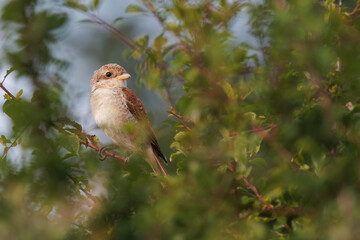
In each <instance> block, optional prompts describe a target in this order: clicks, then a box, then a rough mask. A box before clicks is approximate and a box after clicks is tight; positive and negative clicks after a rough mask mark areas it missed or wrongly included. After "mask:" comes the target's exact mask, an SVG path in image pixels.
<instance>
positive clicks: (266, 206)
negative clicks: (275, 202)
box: [242, 176, 272, 209]
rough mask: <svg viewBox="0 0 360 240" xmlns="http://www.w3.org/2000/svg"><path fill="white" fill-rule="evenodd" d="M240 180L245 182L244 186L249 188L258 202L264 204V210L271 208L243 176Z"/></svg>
mask: <svg viewBox="0 0 360 240" xmlns="http://www.w3.org/2000/svg"><path fill="white" fill-rule="evenodd" d="M242 179H243V181H244V182H245V184H246V186H248V188H250V189H251V190H252V191H253V192H254V193H255V195H256V197H257V198H258V199H259V200H260V202H262V203H263V204H264V206H265V208H266V209H271V208H272V206H271V205H270V204H269V203H267V202H266V201H265V200H264V198H263V197H262V196H261V195H260V194H259V192H258V190H257V189H256V187H255V186H254V185H252V184H251V183H250V182H249V181H248V179H247V178H246V177H245V176H243V177H242Z"/></svg>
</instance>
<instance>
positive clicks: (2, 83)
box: [0, 68, 15, 98]
mask: <svg viewBox="0 0 360 240" xmlns="http://www.w3.org/2000/svg"><path fill="white" fill-rule="evenodd" d="M11 72H12V68H10V69H9V70H7V73H6V74H5V76H4V78H3V80H2V81H1V83H0V88H1V89H2V90H4V92H6V94H7V95H9V96H10V97H11V98H15V96H14V95H12V94H11V92H9V90H7V89H6V87H5V86H4V82H5V79H6V77H7V76H8V75H9V74H10V73H11Z"/></svg>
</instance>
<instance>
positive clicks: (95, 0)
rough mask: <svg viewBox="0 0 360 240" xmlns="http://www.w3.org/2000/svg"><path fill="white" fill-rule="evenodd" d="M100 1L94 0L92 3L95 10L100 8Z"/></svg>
mask: <svg viewBox="0 0 360 240" xmlns="http://www.w3.org/2000/svg"><path fill="white" fill-rule="evenodd" d="M99 2H100V1H99V0H93V2H92V6H93V8H95V9H96V8H97V7H98V6H99Z"/></svg>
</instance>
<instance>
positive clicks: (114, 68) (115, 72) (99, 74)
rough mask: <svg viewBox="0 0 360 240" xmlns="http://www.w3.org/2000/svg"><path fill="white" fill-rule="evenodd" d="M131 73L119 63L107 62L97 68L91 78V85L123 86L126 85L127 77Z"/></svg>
mask: <svg viewBox="0 0 360 240" xmlns="http://www.w3.org/2000/svg"><path fill="white" fill-rule="evenodd" d="M130 77H131V76H130V74H128V73H127V72H126V70H125V69H124V68H123V67H121V66H120V65H118V64H113V63H111V64H106V65H104V66H102V67H101V68H99V69H98V70H96V71H95V72H94V75H93V77H92V79H91V86H92V87H96V86H109V87H110V86H123V87H126V79H128V78H130Z"/></svg>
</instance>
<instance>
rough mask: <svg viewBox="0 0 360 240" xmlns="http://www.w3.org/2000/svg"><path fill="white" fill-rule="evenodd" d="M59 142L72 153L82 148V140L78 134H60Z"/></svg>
mask: <svg viewBox="0 0 360 240" xmlns="http://www.w3.org/2000/svg"><path fill="white" fill-rule="evenodd" d="M58 142H59V144H60V145H61V146H62V147H64V148H65V149H66V150H68V151H69V152H71V153H75V154H77V153H78V152H79V149H80V142H79V139H78V137H77V136H76V135H74V134H69V135H60V137H59V138H58Z"/></svg>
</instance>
